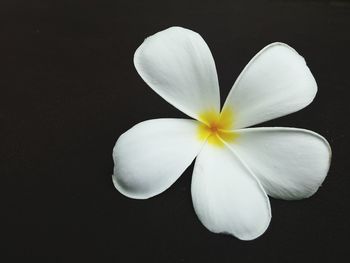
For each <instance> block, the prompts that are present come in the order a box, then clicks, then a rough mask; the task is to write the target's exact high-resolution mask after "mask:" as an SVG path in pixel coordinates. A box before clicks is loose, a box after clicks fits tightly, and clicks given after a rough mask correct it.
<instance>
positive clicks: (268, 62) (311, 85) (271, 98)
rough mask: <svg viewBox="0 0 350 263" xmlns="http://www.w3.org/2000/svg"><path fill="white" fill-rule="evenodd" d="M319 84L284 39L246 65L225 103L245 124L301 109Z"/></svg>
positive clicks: (237, 125)
mask: <svg viewBox="0 0 350 263" xmlns="http://www.w3.org/2000/svg"><path fill="white" fill-rule="evenodd" d="M316 92H317V84H316V81H315V79H314V77H313V76H312V74H311V72H310V70H309V68H308V67H307V65H306V63H305V60H304V58H303V57H302V56H300V55H299V54H298V53H297V52H296V51H295V50H294V49H292V48H291V47H289V46H288V45H286V44H283V43H273V44H270V45H268V46H266V47H265V48H264V49H262V50H261V51H260V52H259V53H258V54H257V55H255V56H254V58H253V59H252V60H251V61H250V62H249V63H248V65H247V66H246V67H245V68H244V70H243V71H242V73H241V74H240V76H239V77H238V78H237V80H236V82H235V84H234V85H233V87H232V89H231V91H230V93H229V95H228V97H227V99H226V102H225V105H224V108H225V107H230V108H232V109H233V111H234V112H235V114H236V120H235V124H234V126H235V128H236V129H238V128H244V127H248V126H251V125H255V124H258V123H261V122H264V121H268V120H271V119H274V118H277V117H281V116H284V115H287V114H290V113H292V112H295V111H298V110H300V109H302V108H304V107H305V106H307V105H308V104H310V103H311V101H312V100H313V99H314V97H315V95H316Z"/></svg>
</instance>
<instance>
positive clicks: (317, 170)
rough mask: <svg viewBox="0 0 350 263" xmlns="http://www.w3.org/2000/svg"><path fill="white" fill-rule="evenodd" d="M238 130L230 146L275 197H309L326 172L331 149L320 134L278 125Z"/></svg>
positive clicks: (269, 193)
mask: <svg viewBox="0 0 350 263" xmlns="http://www.w3.org/2000/svg"><path fill="white" fill-rule="evenodd" d="M236 133H237V134H238V136H237V139H236V141H235V142H234V143H232V144H230V146H231V148H232V149H233V150H234V151H235V152H236V153H237V155H238V156H239V157H240V158H241V159H242V160H243V161H244V162H245V163H246V165H247V166H248V167H249V168H250V169H251V170H252V171H253V173H254V175H255V176H256V177H257V178H258V179H259V180H260V182H261V183H262V185H263V187H264V189H265V190H266V192H267V193H268V195H270V196H272V197H275V198H281V199H301V198H306V197H309V196H311V195H312V194H314V193H315V192H316V191H317V189H318V188H319V187H320V185H321V184H322V182H323V180H324V179H325V177H326V175H327V172H328V169H329V166H330V159H331V149H330V146H329V144H328V142H327V141H326V139H325V138H323V137H322V136H320V135H318V134H317V133H314V132H312V131H308V130H304V129H296V128H276V127H275V128H249V129H242V130H240V131H236Z"/></svg>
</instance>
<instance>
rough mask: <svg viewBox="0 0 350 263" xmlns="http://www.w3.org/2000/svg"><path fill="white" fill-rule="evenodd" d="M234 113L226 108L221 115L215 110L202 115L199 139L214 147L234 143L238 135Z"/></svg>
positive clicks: (199, 125) (204, 112)
mask: <svg viewBox="0 0 350 263" xmlns="http://www.w3.org/2000/svg"><path fill="white" fill-rule="evenodd" d="M233 117H234V116H233V111H232V110H231V109H229V108H225V110H223V111H222V112H221V113H219V112H217V111H215V110H207V111H203V112H202V113H201V114H200V115H199V118H200V121H201V122H200V123H199V124H198V133H197V134H198V138H199V139H200V140H208V143H209V144H211V145H214V146H219V147H223V146H224V143H223V142H222V140H224V141H226V142H232V141H234V140H235V139H236V138H237V133H235V132H233V131H232V128H233V121H234V118H233Z"/></svg>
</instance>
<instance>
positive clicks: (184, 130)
mask: <svg viewBox="0 0 350 263" xmlns="http://www.w3.org/2000/svg"><path fill="white" fill-rule="evenodd" d="M196 132H197V125H196V121H194V120H185V119H155V120H149V121H144V122H141V123H139V124H137V125H135V126H134V127H132V128H131V129H130V130H128V131H127V132H125V133H124V134H122V135H121V136H120V137H119V139H118V141H117V143H116V145H115V147H114V149H113V159H114V174H113V182H114V185H115V187H116V188H117V189H118V191H119V192H121V193H122V194H124V195H126V196H128V197H131V198H136V199H146V198H150V197H152V196H155V195H157V194H160V193H161V192H163V191H165V190H166V189H167V188H168V187H170V186H171V185H172V184H173V183H174V182H175V181H176V180H177V179H178V178H179V177H180V175H181V174H182V173H183V172H184V170H185V169H186V168H187V167H188V166H189V165H190V164H191V163H192V161H193V160H194V158H195V157H196V156H197V154H198V152H199V151H200V149H201V147H202V142H201V141H199V140H197V139H196Z"/></svg>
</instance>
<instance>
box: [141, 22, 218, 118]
mask: <svg viewBox="0 0 350 263" xmlns="http://www.w3.org/2000/svg"><path fill="white" fill-rule="evenodd" d="M134 64H135V67H136V70H137V72H138V73H139V74H140V76H141V77H142V78H143V80H144V81H145V82H146V83H147V84H148V85H149V86H150V87H151V88H152V89H153V90H154V91H155V92H157V93H158V94H159V95H160V96H162V97H163V98H164V99H165V100H166V101H168V102H169V103H170V104H172V105H173V106H175V107H176V108H178V109H179V110H181V111H183V112H184V113H186V114H187V115H189V116H191V117H193V118H195V119H199V114H200V113H201V112H203V111H205V110H215V111H217V112H218V111H219V110H220V95H219V85H218V78H217V74H216V68H215V63H214V59H213V57H212V55H211V53H210V50H209V48H208V46H207V44H206V43H205V42H204V40H203V39H202V37H201V36H200V35H199V34H197V33H195V32H193V31H191V30H188V29H184V28H181V27H171V28H168V29H166V30H164V31H161V32H159V33H157V34H154V35H153V36H150V37H148V38H146V39H145V41H144V42H143V43H142V45H141V46H140V47H139V48H138V49H137V50H136V52H135V56H134Z"/></svg>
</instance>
